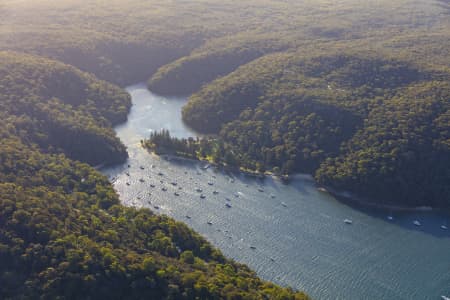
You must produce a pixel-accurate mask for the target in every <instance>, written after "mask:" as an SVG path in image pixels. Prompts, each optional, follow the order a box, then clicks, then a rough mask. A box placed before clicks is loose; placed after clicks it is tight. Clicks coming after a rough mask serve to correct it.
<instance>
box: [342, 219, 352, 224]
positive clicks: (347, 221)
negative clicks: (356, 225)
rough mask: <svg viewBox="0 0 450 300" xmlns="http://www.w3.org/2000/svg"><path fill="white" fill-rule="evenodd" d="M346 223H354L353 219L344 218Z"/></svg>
mask: <svg viewBox="0 0 450 300" xmlns="http://www.w3.org/2000/svg"><path fill="white" fill-rule="evenodd" d="M344 223H345V224H353V221H352V220H350V219H345V220H344Z"/></svg>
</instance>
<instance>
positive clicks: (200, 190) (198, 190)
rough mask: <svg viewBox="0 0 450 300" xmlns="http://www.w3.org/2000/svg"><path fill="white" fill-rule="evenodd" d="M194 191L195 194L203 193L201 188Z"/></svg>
mask: <svg viewBox="0 0 450 300" xmlns="http://www.w3.org/2000/svg"><path fill="white" fill-rule="evenodd" d="M195 191H196V192H197V193H201V192H203V190H202V189H201V188H196V189H195Z"/></svg>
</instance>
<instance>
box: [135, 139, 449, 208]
mask: <svg viewBox="0 0 450 300" xmlns="http://www.w3.org/2000/svg"><path fill="white" fill-rule="evenodd" d="M143 148H144V149H145V150H147V151H148V152H149V153H151V154H153V155H156V156H158V157H162V158H163V159H164V158H166V159H167V158H169V160H171V159H178V160H187V161H191V162H200V163H206V164H207V165H209V166H211V167H215V168H217V169H222V170H224V171H227V172H238V173H242V174H244V175H246V176H250V177H255V178H259V179H264V178H265V177H266V176H270V177H272V178H274V179H277V180H281V181H282V182H283V183H289V181H290V180H291V179H292V177H294V176H295V175H296V174H288V175H278V174H275V173H273V172H270V171H265V172H264V173H262V172H258V171H253V170H248V169H244V168H241V167H238V166H228V165H223V164H218V163H214V162H211V161H209V160H207V159H199V158H191V157H185V156H182V155H177V154H172V153H170V154H169V153H161V154H157V153H156V152H154V151H152V150H151V149H148V148H146V147H144V146H143ZM207 165H206V166H207ZM204 167H205V166H204ZM298 174H302V173H298ZM308 175H311V174H308ZM311 176H312V175H311ZM312 180H313V181H314V183H315V185H316V188H317V190H318V191H320V192H323V193H328V194H330V195H332V196H333V197H334V198H336V200H337V201H339V202H342V203H345V204H352V205H358V206H361V207H365V208H372V209H377V210H384V211H391V212H393V211H395V212H439V211H442V212H447V211H448V210H447V209H445V208H439V207H431V206H415V207H410V206H402V205H395V204H380V203H376V202H373V201H371V200H370V199H369V198H367V197H363V196H359V195H355V194H353V193H351V192H349V191H339V190H336V189H334V188H332V187H330V186H323V185H320V184H318V183H317V182H316V181H315V179H314V178H313V179H312Z"/></svg>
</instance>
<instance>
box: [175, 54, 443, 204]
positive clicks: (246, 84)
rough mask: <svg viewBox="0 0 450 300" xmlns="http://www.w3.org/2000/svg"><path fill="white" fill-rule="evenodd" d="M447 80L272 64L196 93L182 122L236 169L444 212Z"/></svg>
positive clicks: (369, 67)
mask: <svg viewBox="0 0 450 300" xmlns="http://www.w3.org/2000/svg"><path fill="white" fill-rule="evenodd" d="M449 74H450V73H448V72H445V71H442V69H441V68H430V67H425V66H423V65H421V64H413V63H411V62H408V61H404V60H400V58H395V57H391V58H389V59H387V58H383V57H382V56H380V55H373V54H370V53H364V52H361V51H360V52H358V54H355V53H354V52H353V51H349V54H341V55H333V56H330V55H324V54H321V55H318V56H311V55H304V54H302V53H293V54H273V55H268V56H265V57H263V58H261V59H258V60H256V61H254V62H252V63H250V64H247V65H245V66H242V67H240V68H239V69H237V70H236V71H235V72H232V73H231V74H229V75H227V76H225V77H222V78H219V79H217V80H215V81H213V82H212V83H211V84H209V85H207V86H205V87H203V88H202V89H201V90H200V91H199V92H197V93H195V94H194V95H192V96H191V98H190V101H189V103H188V105H187V106H186V107H185V108H184V110H183V118H184V120H185V121H186V122H187V123H188V124H190V125H191V126H192V127H193V128H195V129H197V130H199V131H202V132H205V131H206V132H209V133H219V134H220V137H221V138H222V139H223V141H224V143H225V149H228V151H231V152H233V153H235V154H236V153H237V154H238V155H237V156H238V157H239V158H238V160H239V161H240V163H241V164H242V165H243V166H245V167H246V168H250V169H259V170H267V169H268V170H272V169H273V170H274V171H275V172H277V173H278V172H281V173H292V172H308V173H313V174H316V178H317V179H318V181H319V183H322V184H325V185H328V186H332V187H335V188H337V189H338V190H348V191H353V192H355V193H357V194H359V195H364V196H367V197H368V198H370V199H371V200H372V201H377V202H380V203H382V204H393V203H397V204H399V203H401V204H405V205H411V206H417V205H431V206H438V207H447V206H448V205H449V203H450V199H449V197H448V184H447V182H449V180H450V164H449V161H448V159H447V158H448V157H450V152H449V149H448V147H446V146H445V145H446V143H447V141H448V139H449V137H450V135H449V128H450V124H449V123H448V118H446V115H447V114H448V109H449V107H450V101H449V99H450V93H449V90H448V86H449V79H450V75H449ZM316 170H318V171H317V173H316ZM420 170H427V172H423V171H420Z"/></svg>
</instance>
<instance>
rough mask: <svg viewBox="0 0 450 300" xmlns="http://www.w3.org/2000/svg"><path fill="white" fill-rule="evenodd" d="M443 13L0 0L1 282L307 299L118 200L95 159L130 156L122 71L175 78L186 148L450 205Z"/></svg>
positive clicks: (28, 289)
mask: <svg viewBox="0 0 450 300" xmlns="http://www.w3.org/2000/svg"><path fill="white" fill-rule="evenodd" d="M449 14H450V4H449V3H448V1H438V0H432V1H425V0H399V1H388V0H380V1H369V2H361V1H356V0H343V1H327V0H319V1H316V0H314V1H313V0H306V1H293V0H292V1H291V0H287V1H281V0H246V1H231V0H225V1H218V0H204V1H194V0H186V1H156V0H149V1H143V0H127V1H119V0H113V1H100V0H94V1H89V2H87V3H84V2H83V3H81V2H80V1H76V0H62V1H57V2H55V1H50V0H37V1H21V0H6V1H1V2H0V124H1V126H0V136H1V146H0V161H1V163H0V260H1V261H2V264H1V265H0V276H1V277H0V282H1V283H2V284H0V298H2V299H25V298H28V299H30V298H31V299H33V298H43V299H47V298H49V299H54V298H59V299H75V298H77V299H123V298H124V297H127V298H136V299H141V298H149V299H307V298H308V297H307V296H306V295H305V294H303V293H302V292H296V291H293V290H291V289H289V288H282V287H279V286H276V285H274V284H271V283H268V282H265V281H263V280H261V279H259V278H258V277H257V276H256V274H255V273H254V272H253V271H251V270H249V269H248V268H247V267H246V266H243V265H240V264H238V263H235V262H233V261H230V260H228V259H226V258H225V257H223V256H222V255H221V254H220V252H219V251H218V250H216V249H214V248H213V247H212V246H211V245H210V244H209V243H208V242H206V241H205V240H204V239H203V238H202V237H200V236H199V235H198V234H196V233H195V232H193V231H192V230H190V229H188V228H187V227H186V225H184V224H181V223H178V222H176V221H174V220H173V219H171V218H168V217H165V216H158V215H155V214H153V213H152V212H151V211H150V210H147V209H135V208H128V207H124V206H122V205H121V204H120V202H119V199H118V195H117V194H116V192H115V191H114V190H113V188H112V185H111V183H109V182H108V180H107V178H106V177H104V176H103V175H101V173H99V172H98V171H96V169H95V168H94V167H95V166H99V165H111V164H117V163H122V162H124V161H125V160H126V158H127V151H126V148H125V146H124V145H123V144H122V142H121V141H120V140H119V139H118V137H117V136H116V134H115V132H114V130H113V129H112V126H113V125H117V124H119V123H121V122H124V121H125V120H126V118H127V114H128V112H129V110H130V107H131V100H130V96H129V95H128V94H127V93H126V92H125V91H124V90H123V89H122V88H121V87H124V86H126V85H129V84H133V83H137V82H142V81H146V82H147V85H148V87H149V88H150V89H151V90H152V91H154V92H157V93H160V94H166V95H189V96H190V98H189V103H188V104H187V105H186V106H185V107H184V109H183V119H184V121H185V122H186V123H187V124H188V125H189V126H191V127H192V128H194V129H196V130H198V131H199V132H201V133H207V134H212V135H213V137H214V138H213V139H212V140H211V141H210V143H205V142H204V141H203V142H202V140H200V141H183V143H184V144H183V145H180V144H177V147H179V149H181V150H182V152H183V151H184V152H185V154H186V153H187V152H186V149H189V151H191V152H190V153H191V154H189V155H194V154H195V155H198V153H197V152H200V155H201V156H203V157H207V158H211V159H213V160H214V161H219V162H225V163H228V164H236V165H239V166H241V167H243V168H246V169H251V170H259V171H264V170H269V171H274V172H276V173H280V174H290V173H293V172H305V173H310V174H313V175H314V176H315V178H316V180H317V182H318V183H319V184H323V185H325V186H330V187H333V188H336V189H338V190H347V191H351V192H354V193H355V194H357V195H360V196H362V197H364V198H365V199H368V201H371V202H375V203H381V204H392V203H395V204H401V205H406V206H419V205H426V206H433V207H445V208H448V207H450V196H449V195H450V190H449V189H450V186H449V184H448V182H450V101H449V99H450V95H449V93H450V63H449V62H450V18H449ZM166 141H171V139H170V138H169V139H166ZM171 142H173V141H171ZM189 143H191V146H190V147H188V148H185V144H189ZM171 146H173V145H171ZM192 149H194V151H193V152H192Z"/></svg>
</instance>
